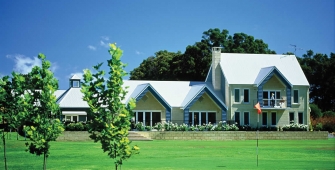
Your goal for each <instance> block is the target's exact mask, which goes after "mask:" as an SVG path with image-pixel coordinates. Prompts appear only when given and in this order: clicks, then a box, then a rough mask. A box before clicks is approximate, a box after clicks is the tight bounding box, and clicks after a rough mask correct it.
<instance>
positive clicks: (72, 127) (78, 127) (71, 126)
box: [64, 122, 88, 131]
mask: <svg viewBox="0 0 335 170" xmlns="http://www.w3.org/2000/svg"><path fill="white" fill-rule="evenodd" d="M64 126H65V130H66V131H86V130H87V129H88V127H87V125H86V123H84V122H78V123H73V122H69V123H65V124H64Z"/></svg>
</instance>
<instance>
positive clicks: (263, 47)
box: [130, 28, 275, 81]
mask: <svg viewBox="0 0 335 170" xmlns="http://www.w3.org/2000/svg"><path fill="white" fill-rule="evenodd" d="M212 47H222V52H225V53H256V54H261V53H262V54H275V51H272V50H270V49H269V48H268V45H267V44H266V43H264V42H263V40H260V39H255V38H254V37H253V36H250V35H247V34H245V33H235V34H234V35H229V32H228V30H225V29H224V30H222V31H221V30H220V29H218V28H215V29H209V30H208V31H205V32H203V36H202V39H201V41H199V42H196V43H195V44H194V45H189V46H187V47H186V50H185V52H184V53H181V52H177V53H174V52H168V51H166V50H164V51H159V52H157V53H155V56H151V57H149V58H147V59H146V60H144V61H143V62H142V63H141V64H140V66H139V67H137V68H135V69H134V70H133V71H131V72H130V79H131V80H185V81H187V80H189V81H190V80H192V81H203V80H205V78H206V75H207V72H208V69H209V67H210V63H211V56H212V55H211V54H212V53H211V50H212Z"/></svg>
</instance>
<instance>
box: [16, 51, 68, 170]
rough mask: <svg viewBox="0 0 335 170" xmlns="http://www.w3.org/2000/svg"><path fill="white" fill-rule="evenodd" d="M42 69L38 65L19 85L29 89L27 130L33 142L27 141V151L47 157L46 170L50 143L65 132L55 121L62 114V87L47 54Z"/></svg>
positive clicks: (19, 81) (25, 97)
mask: <svg viewBox="0 0 335 170" xmlns="http://www.w3.org/2000/svg"><path fill="white" fill-rule="evenodd" d="M38 58H39V59H41V60H42V67H38V66H35V67H34V68H33V69H32V71H31V72H30V73H28V77H29V79H19V80H18V82H17V83H19V84H21V87H26V88H27V90H26V91H25V93H24V97H23V103H22V105H23V109H24V110H23V114H22V116H23V118H24V125H25V128H24V130H25V131H26V133H27V135H28V136H29V139H30V140H31V142H27V143H26V146H27V151H29V152H30V153H31V154H36V155H37V156H40V155H43V169H46V163H47V158H48V156H49V154H50V152H49V149H50V144H49V142H50V141H55V140H56V139H57V137H58V136H59V135H60V134H61V133H62V132H63V131H64V128H63V125H62V123H61V122H60V120H59V119H56V118H52V116H53V115H54V116H55V117H58V116H56V114H59V106H58V104H57V103H56V96H55V95H54V92H55V91H56V89H57V88H58V80H57V79H55V78H54V76H53V73H52V72H51V71H50V70H49V68H50V66H51V64H50V62H49V61H47V60H46V57H45V55H44V54H39V55H38Z"/></svg>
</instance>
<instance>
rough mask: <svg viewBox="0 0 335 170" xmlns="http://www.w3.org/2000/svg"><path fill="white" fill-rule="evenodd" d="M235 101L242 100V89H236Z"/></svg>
mask: <svg viewBox="0 0 335 170" xmlns="http://www.w3.org/2000/svg"><path fill="white" fill-rule="evenodd" d="M234 102H235V103H239V102H240V89H234Z"/></svg>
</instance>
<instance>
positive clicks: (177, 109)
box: [57, 47, 310, 127]
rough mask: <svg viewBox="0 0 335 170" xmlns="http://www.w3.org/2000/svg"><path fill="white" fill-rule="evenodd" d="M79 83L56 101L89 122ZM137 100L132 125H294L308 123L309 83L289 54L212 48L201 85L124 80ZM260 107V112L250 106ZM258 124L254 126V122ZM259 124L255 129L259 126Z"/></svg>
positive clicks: (67, 113)
mask: <svg viewBox="0 0 335 170" xmlns="http://www.w3.org/2000/svg"><path fill="white" fill-rule="evenodd" d="M79 81H80V79H79V78H78V77H76V76H73V77H72V78H71V79H70V88H69V89H68V90H66V91H64V92H59V94H61V95H59V96H58V99H57V102H58V103H59V104H60V107H61V110H62V114H63V115H64V116H65V118H66V119H69V120H72V121H74V120H78V121H84V120H88V118H87V116H86V115H88V117H89V114H88V113H89V108H88V106H87V104H86V102H84V101H83V100H82V96H83V95H82V94H81V92H80V88H79V87H80V83H79ZM126 86H128V87H129V88H128V89H127V90H128V93H127V95H126V97H125V100H124V101H123V102H124V103H127V102H128V101H129V99H130V98H134V99H135V100H136V108H134V110H133V111H134V117H135V121H136V122H143V123H144V124H145V125H146V126H154V125H155V124H156V123H158V122H168V121H170V122H173V123H178V124H182V123H185V124H188V125H197V124H208V123H212V124H214V123H218V122H219V121H227V122H236V123H237V124H238V125H249V126H251V127H257V126H261V125H263V126H276V127H278V126H283V125H287V124H289V123H290V122H292V121H294V122H296V123H300V124H309V122H310V120H309V115H310V113H309V83H308V81H307V79H306V77H305V75H304V73H303V71H302V69H301V67H300V65H299V63H298V61H297V58H296V57H295V56H294V55H276V54H235V53H221V49H220V48H218V47H214V48H213V49H212V64H211V67H210V69H209V72H208V75H207V78H206V80H205V81H204V82H194V81H148V80H124V87H126ZM258 102H259V104H260V106H261V110H262V113H261V114H260V115H258V114H257V110H256V109H255V108H254V105H255V104H256V103H258ZM257 122H259V123H257ZM258 124H259V125H258Z"/></svg>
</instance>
